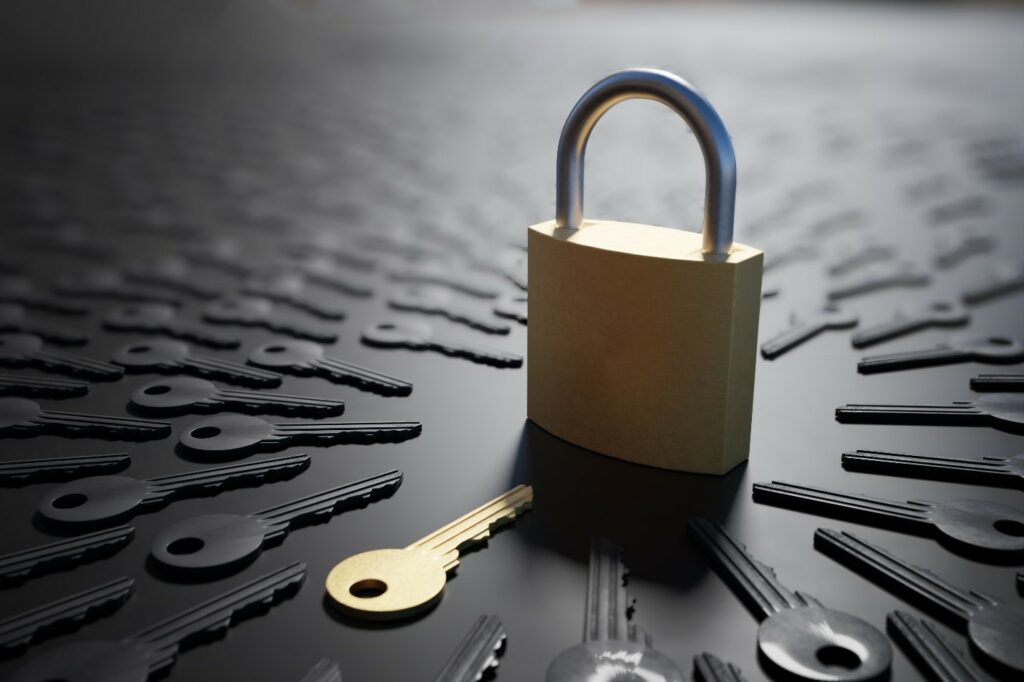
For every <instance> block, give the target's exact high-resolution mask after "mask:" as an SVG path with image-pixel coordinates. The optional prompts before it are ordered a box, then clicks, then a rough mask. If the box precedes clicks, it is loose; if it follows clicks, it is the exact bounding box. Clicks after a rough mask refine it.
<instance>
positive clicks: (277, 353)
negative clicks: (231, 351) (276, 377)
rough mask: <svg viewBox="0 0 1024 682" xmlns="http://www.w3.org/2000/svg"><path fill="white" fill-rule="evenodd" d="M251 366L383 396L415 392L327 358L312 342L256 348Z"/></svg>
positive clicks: (390, 379) (395, 381)
mask: <svg viewBox="0 0 1024 682" xmlns="http://www.w3.org/2000/svg"><path fill="white" fill-rule="evenodd" d="M249 364H251V365H256V366H257V367H263V368H265V369H273V370H277V371H279V372H287V373H289V374H294V375H296V376H300V377H307V376H318V377H323V378H325V379H327V380H329V381H331V382H333V383H337V384H344V385H346V386H352V387H354V388H358V389H360V390H362V391H369V392H371V393H378V394H380V395H390V396H401V395H409V394H410V393H412V384H410V383H409V382H407V381H402V380H401V379H396V378H394V377H391V376H388V375H387V374H381V373H380V372H377V371H374V370H372V369H367V368H365V367H360V366H359V365H353V364H352V363H349V362H345V361H343V360H338V359H337V358H330V357H326V356H325V355H324V349H323V346H320V345H318V344H315V343H313V342H312V341H275V342H274V343H268V344H266V345H264V346H260V347H259V348H256V349H254V350H253V351H252V352H251V353H250V354H249Z"/></svg>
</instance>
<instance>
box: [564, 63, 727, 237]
mask: <svg viewBox="0 0 1024 682" xmlns="http://www.w3.org/2000/svg"><path fill="white" fill-rule="evenodd" d="M627 99H652V100H655V101H657V102H661V103H662V104H665V105H667V106H668V107H669V108H671V109H672V110H673V111H675V112H676V113H677V114H679V116H681V117H682V119H683V120H684V121H686V123H687V124H688V125H689V126H690V129H691V130H693V134H694V135H695V136H696V138H697V142H698V143H699V144H700V149H701V152H702V153H703V155H704V167H705V171H706V188H705V191H704V229H703V237H704V244H703V247H702V249H701V250H702V251H703V253H704V254H705V255H717V256H727V255H728V254H729V251H730V249H731V248H732V223H733V213H734V211H735V208H736V155H735V154H734V153H733V149H732V141H731V140H730V139H729V133H728V132H727V131H726V129H725V124H724V123H723V122H722V119H721V117H720V116H719V115H718V112H717V111H715V109H714V107H712V106H711V103H710V102H708V101H707V100H706V99H705V98H704V97H703V95H701V94H700V93H698V92H697V91H696V90H695V89H694V88H693V86H692V85H690V84H689V83H687V82H686V81H684V80H683V79H682V78H680V77H679V76H676V75H675V74H672V73H669V72H668V71H661V70H658V69H626V70H625V71H618V72H616V73H613V74H612V75H610V76H608V77H607V78H605V79H603V80H601V81H598V82H597V83H595V84H594V86H593V87H591V88H590V89H589V90H587V92H586V93H584V95H583V96H582V97H580V100H579V101H578V102H577V103H576V106H574V107H573V109H572V111H571V112H569V117H568V118H567V119H566V120H565V125H564V126H563V127H562V135H561V137H560V138H559V140H558V160H557V162H556V171H555V226H556V227H568V228H572V229H577V228H579V227H580V225H581V224H582V222H583V162H584V155H585V154H586V151H587V141H588V140H589V139H590V133H591V131H592V130H593V129H594V125H595V124H596V123H597V122H598V121H599V120H600V118H601V117H602V116H604V114H605V112H606V111H608V110H609V109H611V108H612V107H613V106H615V105H616V104H618V103H619V102H622V101H625V100H627Z"/></svg>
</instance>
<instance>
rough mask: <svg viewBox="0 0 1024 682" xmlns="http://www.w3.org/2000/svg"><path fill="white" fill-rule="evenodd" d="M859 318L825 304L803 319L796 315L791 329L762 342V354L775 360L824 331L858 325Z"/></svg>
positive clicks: (792, 320)
mask: <svg viewBox="0 0 1024 682" xmlns="http://www.w3.org/2000/svg"><path fill="white" fill-rule="evenodd" d="M858 319H859V318H858V317H857V316H856V315H853V314H851V313H844V312H843V311H841V310H840V309H839V308H838V307H836V306H834V305H829V306H825V307H824V308H822V309H821V310H820V311H819V312H817V313H815V314H813V315H810V316H808V317H806V318H804V319H803V320H801V319H800V318H798V317H796V316H795V315H794V316H792V317H791V319H790V321H791V326H790V328H789V329H787V330H786V331H784V332H782V333H781V334H779V335H777V336H774V337H772V338H771V339H769V340H768V341H765V342H764V343H762V344H761V356H762V357H764V358H766V359H768V360H774V359H775V358H777V357H779V356H780V355H782V354H783V353H785V352H786V351H788V350H790V349H792V348H796V347H797V346H799V345H800V344H802V343H804V342H805V341H808V340H810V339H812V338H814V337H815V336H817V335H818V334H820V333H822V332H823V331H828V330H834V329H850V328H851V327H856V326H857V321H858Z"/></svg>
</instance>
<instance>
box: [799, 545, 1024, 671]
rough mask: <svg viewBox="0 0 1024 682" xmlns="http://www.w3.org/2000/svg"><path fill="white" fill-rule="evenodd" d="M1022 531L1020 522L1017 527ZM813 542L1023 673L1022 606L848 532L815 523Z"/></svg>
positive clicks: (990, 657) (991, 657) (997, 660)
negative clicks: (961, 583) (964, 584)
mask: <svg viewBox="0 0 1024 682" xmlns="http://www.w3.org/2000/svg"><path fill="white" fill-rule="evenodd" d="M1020 528H1021V529H1022V530H1024V525H1022V526H1020ZM814 546H815V547H816V548H817V549H818V550H820V551H821V552H823V553H825V554H827V555H829V556H830V557H832V558H833V559H835V560H837V561H839V562H840V563H842V564H844V565H845V566H847V567H848V568H850V569H852V570H855V571H857V572H858V573H861V574H862V575H865V576H866V577H867V578H868V579H870V580H872V581H875V582H878V583H880V584H881V585H882V586H883V587H885V588H886V589H888V590H891V591H893V592H895V593H896V594H898V595H899V596H900V597H903V598H906V599H909V600H910V601H914V602H917V603H918V604H920V605H921V606H922V608H927V609H930V610H931V611H932V612H934V613H935V614H936V615H937V616H939V617H941V618H944V619H946V620H947V621H948V622H949V623H950V624H951V625H954V626H955V627H957V628H958V629H960V630H966V633H967V636H968V637H969V638H970V640H971V644H972V645H973V647H974V649H975V650H976V651H978V652H980V653H981V654H983V655H984V657H985V658H987V659H988V660H990V661H993V662H995V663H997V664H999V665H1002V666H1005V667H1007V668H1009V669H1012V670H1014V671H1016V672H1017V673H1018V674H1019V673H1022V672H1024V647H1022V646H1021V642H1024V609H1022V608H1021V607H1020V606H1019V605H1018V604H1016V603H1014V604H1005V603H1003V602H1000V601H998V600H996V599H994V598H992V597H989V596H988V595H985V594H982V593H981V592H976V591H974V590H962V589H959V588H957V587H954V586H953V585H951V584H949V583H947V582H946V581H945V580H943V579H942V578H940V577H939V576H937V575H935V574H934V573H932V572H931V571H928V570H925V569H923V568H920V567H918V566H914V565H913V564H911V563H908V562H906V561H904V560H903V559H900V558H898V557H896V556H893V555H892V554H890V553H889V552H887V551H886V550H884V549H882V548H881V547H877V546H875V545H872V544H871V543H868V542H865V541H864V540H861V539H860V538H858V537H857V536H856V535H853V534H851V533H845V532H840V531H836V530H830V529H825V528H819V529H818V530H817V531H815V533H814Z"/></svg>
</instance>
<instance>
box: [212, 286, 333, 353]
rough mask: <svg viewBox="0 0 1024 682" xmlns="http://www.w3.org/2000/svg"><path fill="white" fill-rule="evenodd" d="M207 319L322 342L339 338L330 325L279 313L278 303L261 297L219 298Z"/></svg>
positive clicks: (214, 322)
mask: <svg viewBox="0 0 1024 682" xmlns="http://www.w3.org/2000/svg"><path fill="white" fill-rule="evenodd" d="M203 319H204V320H206V321H207V322H210V323H212V324H235V325H240V326H242V327H262V328H263V329H266V330H268V331H272V332H274V333H276V334H284V335H285V336H294V337H296V338H299V339H309V340H310V341H316V342H318V343H334V342H335V341H337V340H338V334H337V333H336V332H334V331H331V330H330V329H328V328H326V327H321V328H315V327H310V326H308V325H305V324H302V323H299V322H296V321H295V320H292V319H289V318H285V317H283V316H280V315H277V314H275V312H274V304H273V303H271V302H270V301H265V300H263V299H259V298H243V297H225V298H219V299H217V300H216V301H211V302H210V303H208V304H207V305H206V307H205V308H203Z"/></svg>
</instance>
